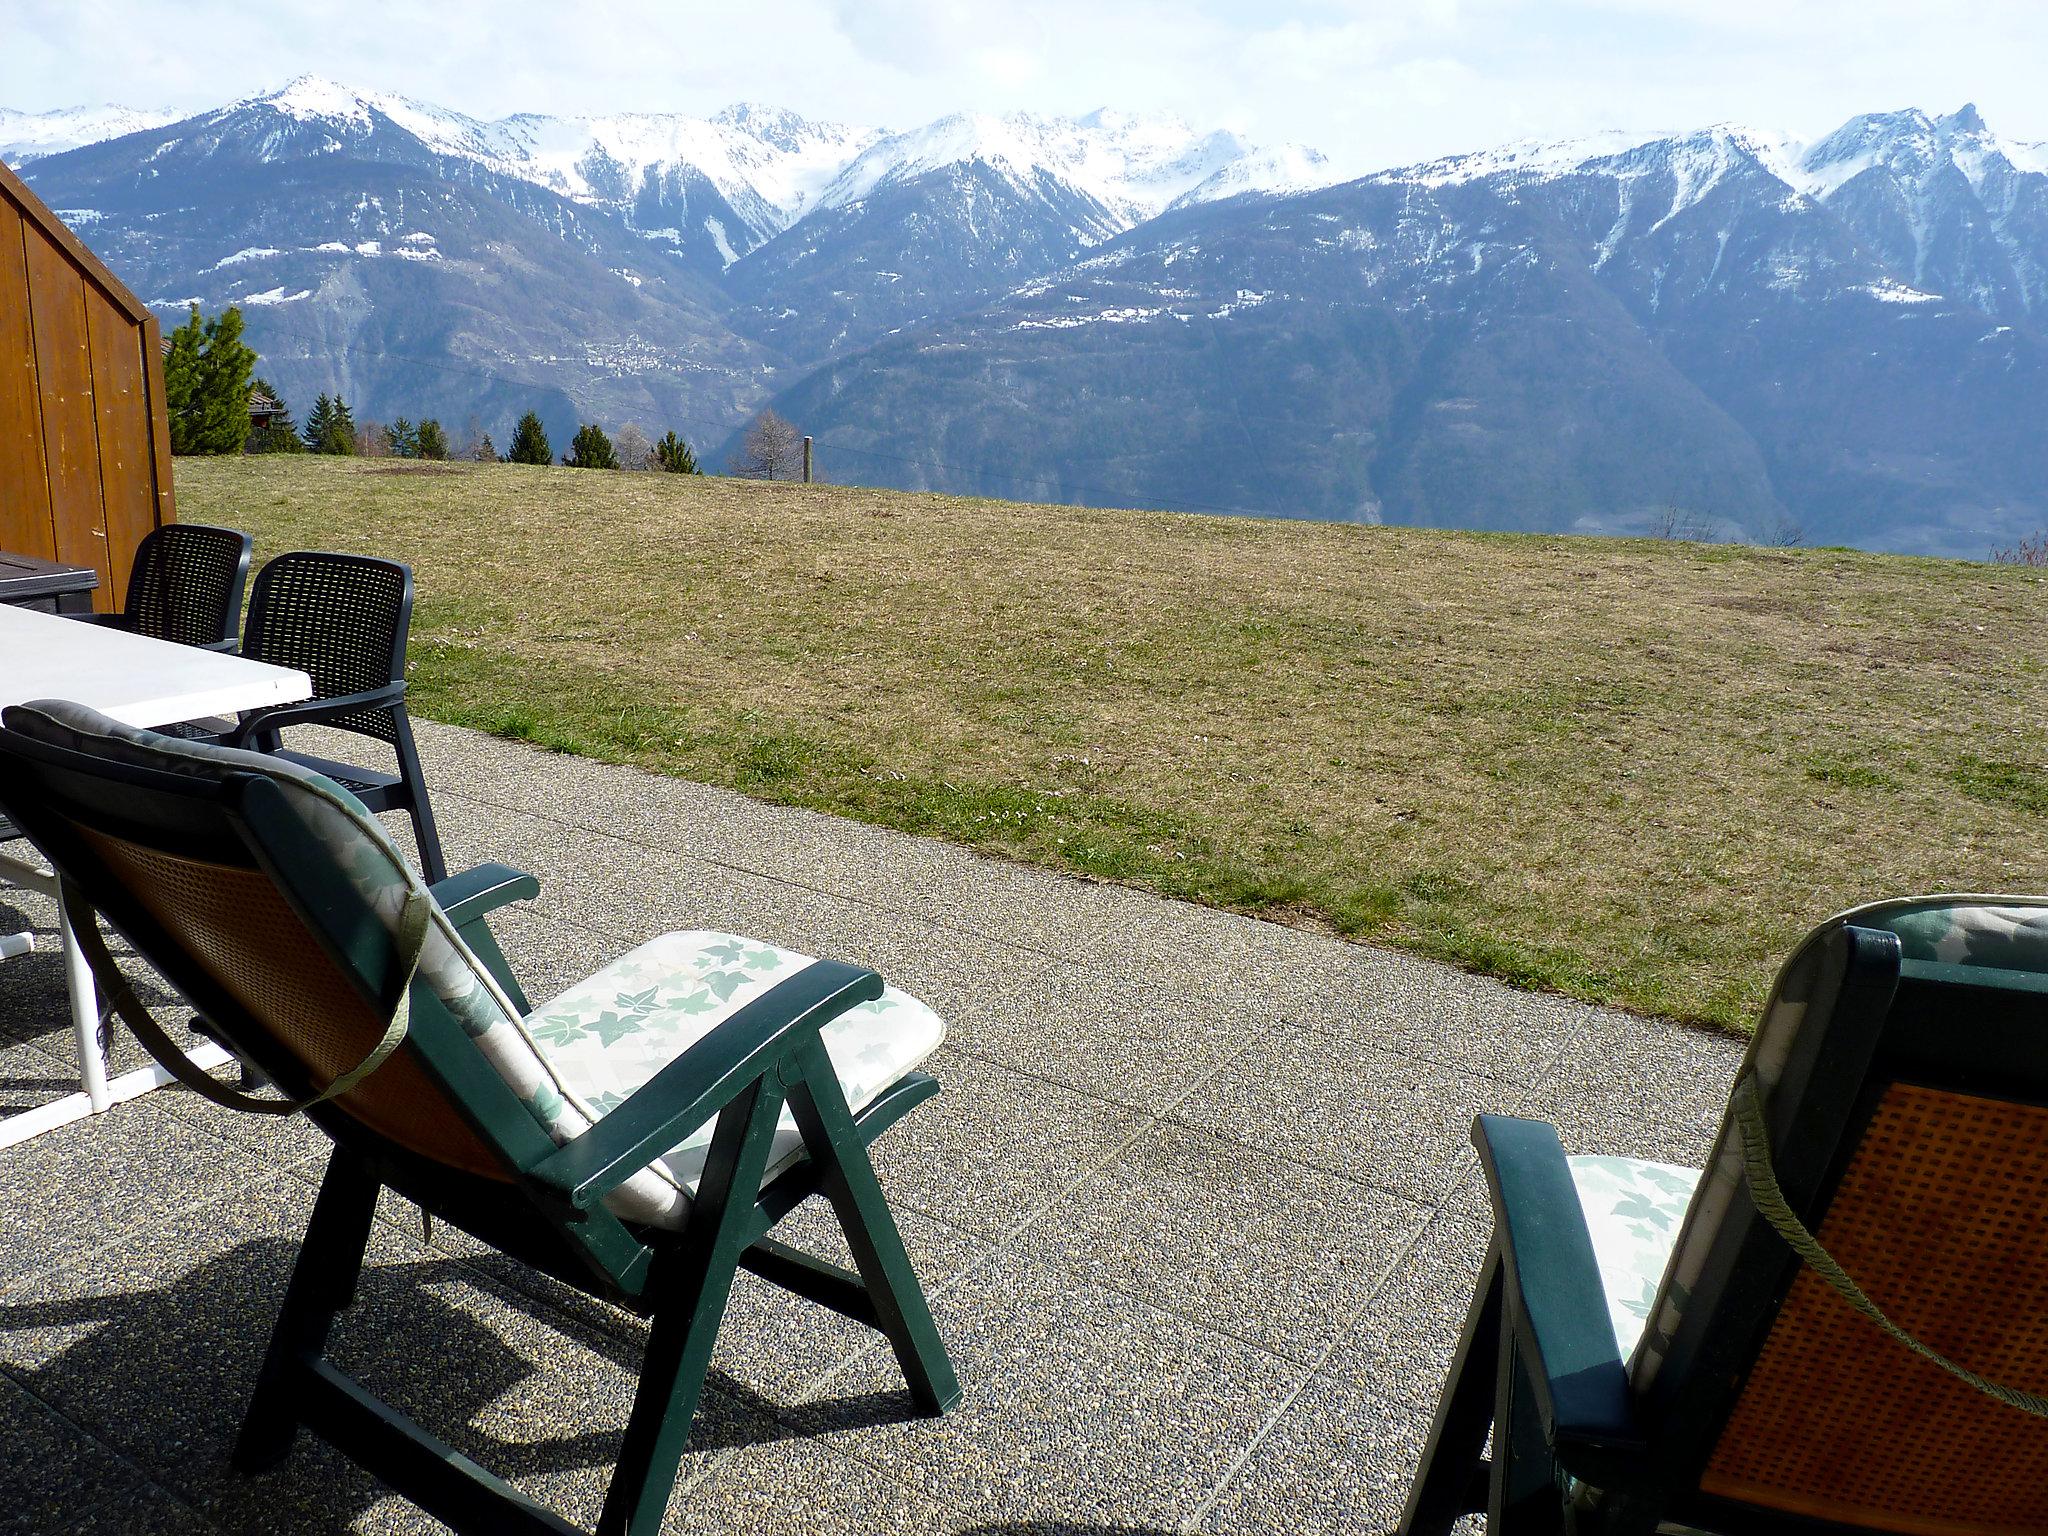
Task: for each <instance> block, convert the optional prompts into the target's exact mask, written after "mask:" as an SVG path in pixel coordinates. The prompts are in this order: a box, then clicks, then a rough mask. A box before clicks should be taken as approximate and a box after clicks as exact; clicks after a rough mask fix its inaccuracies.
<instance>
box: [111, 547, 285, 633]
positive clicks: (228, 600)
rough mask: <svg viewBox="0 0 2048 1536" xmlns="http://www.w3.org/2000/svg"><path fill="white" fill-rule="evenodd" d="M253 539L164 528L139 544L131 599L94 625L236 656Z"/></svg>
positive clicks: (131, 575) (130, 585)
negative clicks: (230, 652)
mask: <svg viewBox="0 0 2048 1536" xmlns="http://www.w3.org/2000/svg"><path fill="white" fill-rule="evenodd" d="M254 542H255V541H254V540H252V539H251V538H250V537H249V535H248V534H246V533H242V532H239V531H238V530H236V529H233V528H215V527H213V526H212V525H210V524H207V523H165V524H164V525H163V526H162V527H161V528H154V529H151V530H150V532H149V533H148V534H147V535H145V536H144V538H143V540H142V542H141V543H140V544H138V545H136V546H135V567H134V569H133V570H131V571H130V572H129V573H128V595H127V599H126V601H125V602H124V603H123V605H122V608H121V611H120V612H119V613H102V614H96V615H94V618H93V622H94V623H96V624H104V625H106V626H108V627H109V628H112V629H125V630H127V631H128V632H129V633H130V634H133V635H147V636H149V637H150V638H151V639H152V640H169V641H171V642H172V643H174V644H176V645H195V646H198V647H199V648H200V649H201V650H206V651H232V650H234V648H235V626H236V625H237V624H239V623H240V622H241V619H242V593H243V591H244V589H245V588H247V586H248V585H249V555H250V552H251V550H252V549H253V548H254Z"/></svg>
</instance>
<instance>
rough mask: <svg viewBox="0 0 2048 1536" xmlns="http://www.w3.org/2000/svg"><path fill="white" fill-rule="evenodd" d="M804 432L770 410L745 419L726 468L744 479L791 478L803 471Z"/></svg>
mask: <svg viewBox="0 0 2048 1536" xmlns="http://www.w3.org/2000/svg"><path fill="white" fill-rule="evenodd" d="M803 452H804V440H803V434H801V433H800V432H798V431H797V429H796V428H795V427H793V426H791V425H790V424H789V423H788V422H787V421H785V420H783V419H782V418H781V417H780V416H778V415H776V414H775V413H774V412H773V411H763V412H762V413H761V414H760V415H758V416H756V417H755V418H754V419H753V420H752V421H750V422H748V423H747V434H746V436H745V437H743V438H741V439H740V447H739V452H737V453H735V454H734V455H733V456H732V458H731V459H730V460H729V461H728V462H727V464H726V466H725V467H726V468H727V469H729V470H731V471H732V473H734V474H736V475H739V476H741V477H742V478H743V479H747V480H794V479H795V478H796V477H797V476H798V475H799V474H801V473H802V472H803Z"/></svg>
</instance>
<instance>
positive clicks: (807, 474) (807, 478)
mask: <svg viewBox="0 0 2048 1536" xmlns="http://www.w3.org/2000/svg"><path fill="white" fill-rule="evenodd" d="M810 483H811V437H810V434H809V433H808V432H807V433H805V434H804V484H805V485H809V484H810Z"/></svg>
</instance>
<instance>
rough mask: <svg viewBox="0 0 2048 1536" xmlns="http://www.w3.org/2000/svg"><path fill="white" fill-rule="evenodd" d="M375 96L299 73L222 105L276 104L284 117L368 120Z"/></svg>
mask: <svg viewBox="0 0 2048 1536" xmlns="http://www.w3.org/2000/svg"><path fill="white" fill-rule="evenodd" d="M376 103H377V98H375V97H372V96H366V95H364V94H363V93H362V92H360V91H358V90H356V89H355V88H354V87H352V86H347V85H343V84H341V83H340V82H339V81H336V80H329V79H328V78H326V77H325V76H324V75H300V76H298V77H297V78H295V79H292V80H289V81H287V82H286V83H285V84H283V85H281V86H279V87H278V88H277V89H276V90H274V91H268V92H265V93H263V94H261V95H256V96H250V97H246V98H244V99H243V100H241V101H238V102H235V103H233V104H232V105H231V106H229V107H226V108H224V109H223V110H224V111H229V112H232V111H235V110H237V109H239V108H242V107H275V108H276V109H277V110H278V111H280V112H282V113H284V114H285V115H286V116H287V117H295V118H300V119H308V118H318V119H324V120H327V121H330V122H332V121H343V122H355V123H367V122H368V121H369V116H370V109H371V107H372V106H374V105H376Z"/></svg>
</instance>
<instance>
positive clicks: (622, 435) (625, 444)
mask: <svg viewBox="0 0 2048 1536" xmlns="http://www.w3.org/2000/svg"><path fill="white" fill-rule="evenodd" d="M612 452H613V453H614V454H616V455H617V456H618V460H619V468H621V469H645V468H647V461H648V457H649V455H651V454H652V453H653V452H654V449H653V446H652V445H651V444H649V443H648V441H647V434H646V433H645V432H642V431H641V430H640V429H639V428H638V427H637V426H635V425H634V424H633V423H632V422H630V421H629V422H627V423H626V424H625V425H624V426H622V427H620V428H619V430H618V431H616V432H614V433H613V434H612Z"/></svg>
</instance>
